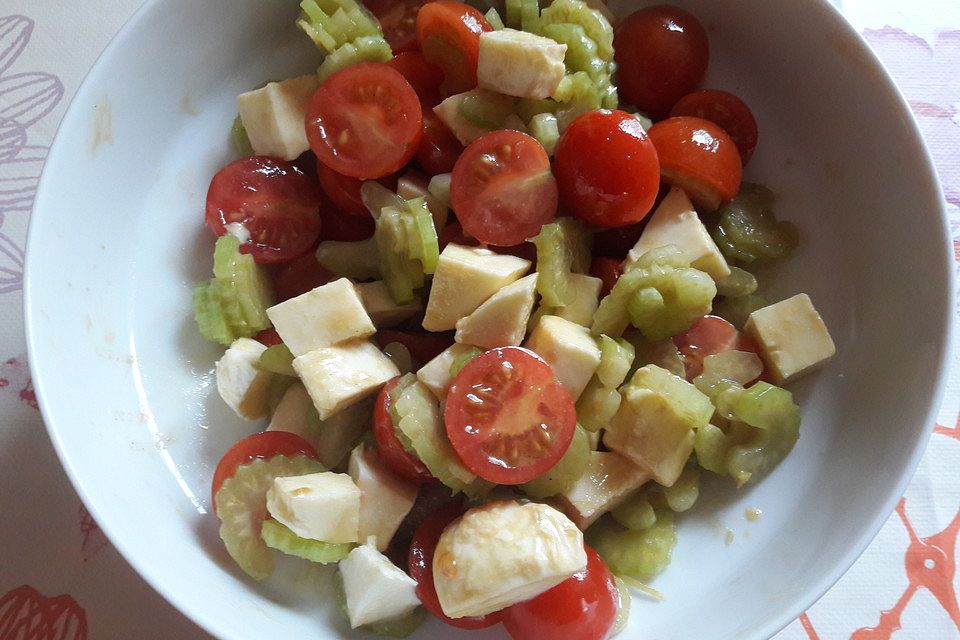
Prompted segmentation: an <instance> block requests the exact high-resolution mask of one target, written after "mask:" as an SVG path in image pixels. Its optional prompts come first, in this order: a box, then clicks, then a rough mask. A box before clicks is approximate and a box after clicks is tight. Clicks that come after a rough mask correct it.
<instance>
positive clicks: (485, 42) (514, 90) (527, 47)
mask: <svg viewBox="0 0 960 640" xmlns="http://www.w3.org/2000/svg"><path fill="white" fill-rule="evenodd" d="M566 53H567V45H565V44H559V43H557V42H555V41H553V40H551V39H550V38H545V37H543V36H538V35H535V34H533V33H527V32H526V31H516V30H514V29H501V30H499V31H488V32H486V33H482V34H480V54H479V58H478V60H477V81H478V83H479V86H481V87H483V88H484V89H490V90H491V91H497V92H499V93H503V94H506V95H508V96H516V97H518V98H533V99H535V100H542V99H544V98H549V97H550V96H551V95H553V92H554V91H556V89H557V86H559V84H560V81H561V80H563V76H564V74H565V73H566V71H567V68H566V66H565V65H564V64H563V58H564V56H566Z"/></svg>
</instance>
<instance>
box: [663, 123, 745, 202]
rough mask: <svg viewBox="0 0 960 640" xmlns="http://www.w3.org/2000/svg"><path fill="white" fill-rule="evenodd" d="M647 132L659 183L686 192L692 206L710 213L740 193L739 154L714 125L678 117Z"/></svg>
mask: <svg viewBox="0 0 960 640" xmlns="http://www.w3.org/2000/svg"><path fill="white" fill-rule="evenodd" d="M648 133H649V135H650V139H651V140H652V141H653V144H654V146H655V147H656V148H657V155H658V156H659V158H660V175H661V177H662V178H663V181H664V182H667V183H668V184H671V185H673V186H675V187H679V188H681V189H683V190H684V191H686V192H687V195H688V196H690V199H691V200H693V201H694V203H696V204H698V205H699V206H701V207H703V208H706V209H709V210H711V211H712V210H715V209H717V207H719V206H720V204H721V203H723V202H726V201H728V200H732V199H733V198H734V197H735V196H736V195H737V192H738V191H740V180H741V178H742V175H743V164H742V163H741V161H740V153H739V152H738V151H737V146H736V145H735V144H734V143H733V140H731V139H730V136H729V135H727V132H726V131H724V130H723V129H721V128H720V127H719V126H718V125H716V124H714V123H713V122H710V121H709V120H703V119H701V118H691V117H689V116H680V117H676V118H667V119H666V120H661V121H660V122H658V123H656V124H655V125H653V126H652V127H650V131H649V132H648Z"/></svg>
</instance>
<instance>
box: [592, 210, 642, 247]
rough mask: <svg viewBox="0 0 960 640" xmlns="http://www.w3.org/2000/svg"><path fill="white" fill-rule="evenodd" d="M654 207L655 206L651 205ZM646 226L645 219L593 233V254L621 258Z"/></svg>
mask: <svg viewBox="0 0 960 640" xmlns="http://www.w3.org/2000/svg"><path fill="white" fill-rule="evenodd" d="M653 208H654V209H655V208H656V206H654V207H653ZM646 226H647V221H646V220H641V221H640V222H634V223H633V224H628V225H627V226H625V227H613V228H612V229H601V230H599V231H597V232H596V233H595V234H593V255H595V256H604V257H607V258H615V259H617V260H623V259H624V258H626V257H627V253H629V251H630V249H633V246H634V245H635V244H637V240H639V239H640V234H641V233H643V230H644V228H646Z"/></svg>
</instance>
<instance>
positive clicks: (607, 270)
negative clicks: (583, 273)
mask: <svg viewBox="0 0 960 640" xmlns="http://www.w3.org/2000/svg"><path fill="white" fill-rule="evenodd" d="M590 275H592V276H593V277H594V278H600V280H602V281H603V288H602V289H600V297H603V296H605V295H607V294H608V293H610V290H611V289H613V285H615V284H617V280H619V279H620V276H621V275H623V261H621V260H617V259H616V258H605V257H604V256H598V257H596V258H594V259H593V262H591V263H590Z"/></svg>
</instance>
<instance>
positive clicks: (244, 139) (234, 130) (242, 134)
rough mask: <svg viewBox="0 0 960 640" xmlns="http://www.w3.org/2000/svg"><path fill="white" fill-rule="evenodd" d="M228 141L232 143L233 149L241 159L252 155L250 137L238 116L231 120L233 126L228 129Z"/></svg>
mask: <svg viewBox="0 0 960 640" xmlns="http://www.w3.org/2000/svg"><path fill="white" fill-rule="evenodd" d="M230 140H232V141H233V148H234V150H235V151H236V152H237V155H238V156H240V157H241V158H246V157H247V156H252V155H253V146H252V145H251V144H250V136H248V135H247V130H246V128H245V127H244V126H243V120H241V119H240V116H239V115H238V116H237V117H236V118H235V119H234V120H233V126H232V127H231V128H230Z"/></svg>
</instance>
